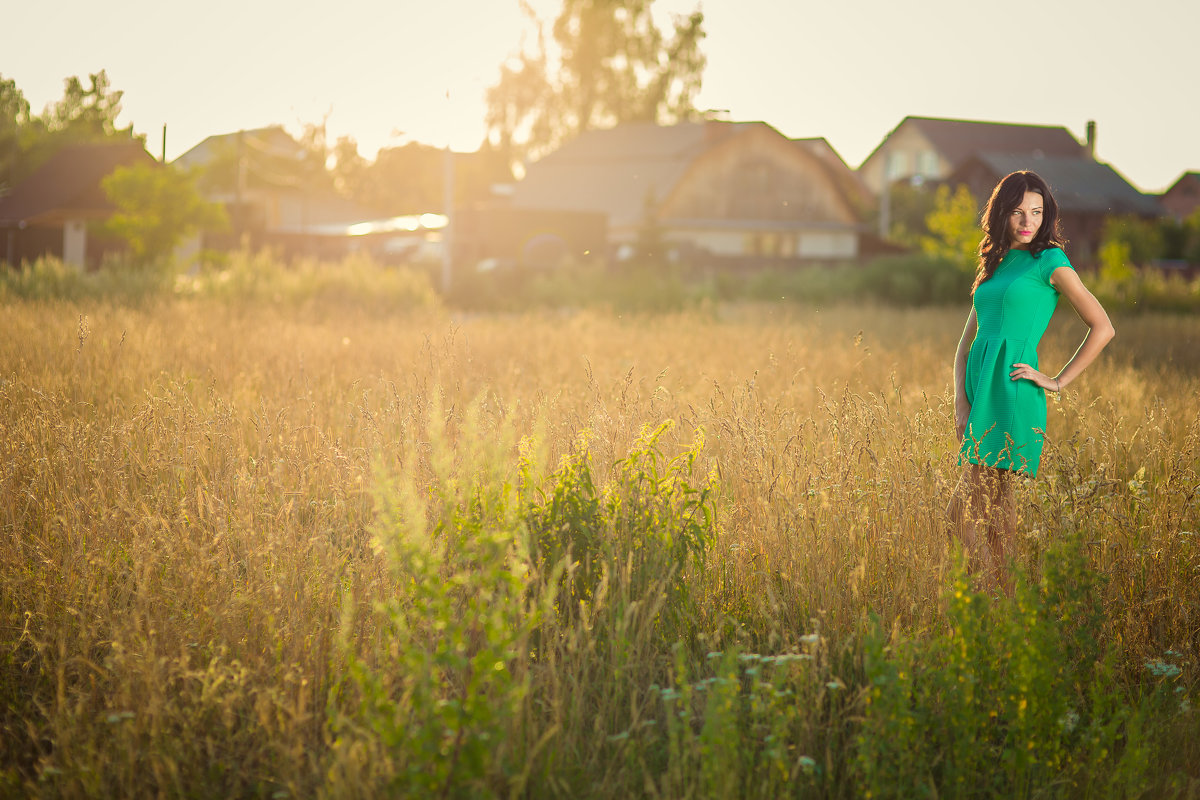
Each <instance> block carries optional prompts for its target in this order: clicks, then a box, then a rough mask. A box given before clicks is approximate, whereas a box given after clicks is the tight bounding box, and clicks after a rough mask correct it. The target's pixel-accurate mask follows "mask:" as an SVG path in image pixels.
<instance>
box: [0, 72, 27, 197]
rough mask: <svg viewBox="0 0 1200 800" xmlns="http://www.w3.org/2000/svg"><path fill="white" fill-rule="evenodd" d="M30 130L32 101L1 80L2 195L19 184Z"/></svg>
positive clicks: (7, 82)
mask: <svg viewBox="0 0 1200 800" xmlns="http://www.w3.org/2000/svg"><path fill="white" fill-rule="evenodd" d="M28 128H29V101H28V100H26V99H25V95H24V94H22V92H21V90H20V89H18V88H17V84H16V82H14V81H12V80H6V79H5V78H4V77H3V76H0V195H3V194H5V193H7V192H8V190H9V189H11V188H12V186H13V184H15V183H16V175H17V171H18V168H19V166H20V164H21V155H22V150H23V146H24V141H23V139H24V138H25V135H26V131H27V130H28Z"/></svg>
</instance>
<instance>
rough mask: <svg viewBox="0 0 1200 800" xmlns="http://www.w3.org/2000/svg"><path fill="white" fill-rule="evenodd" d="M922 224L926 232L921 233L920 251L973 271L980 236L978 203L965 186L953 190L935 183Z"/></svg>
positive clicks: (977, 256)
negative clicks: (935, 186) (931, 203)
mask: <svg viewBox="0 0 1200 800" xmlns="http://www.w3.org/2000/svg"><path fill="white" fill-rule="evenodd" d="M925 227H926V229H927V230H928V231H929V234H928V235H926V236H922V237H921V250H922V251H923V252H924V253H926V254H927V255H931V256H935V257H938V258H944V259H947V260H949V261H953V262H954V263H955V264H959V265H961V266H962V268H963V269H964V270H965V271H967V272H974V270H975V264H976V262H977V261H978V260H979V239H980V237H981V233H980V228H979V203H978V201H976V200H975V197H974V196H973V195H972V194H971V192H970V190H969V189H967V187H966V186H962V185H960V186H958V187H957V188H956V189H955V190H954V192H953V193H952V192H951V191H950V187H949V186H946V185H942V186H939V187H938V189H937V193H936V194H935V195H934V204H933V209H932V210H931V211H930V212H929V214H928V215H927V216H926V217H925Z"/></svg>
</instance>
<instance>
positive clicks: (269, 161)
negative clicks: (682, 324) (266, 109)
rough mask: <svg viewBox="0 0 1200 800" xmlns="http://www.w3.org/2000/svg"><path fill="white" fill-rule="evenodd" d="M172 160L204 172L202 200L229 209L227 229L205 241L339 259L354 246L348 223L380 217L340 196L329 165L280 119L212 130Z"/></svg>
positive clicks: (210, 243) (350, 226)
mask: <svg viewBox="0 0 1200 800" xmlns="http://www.w3.org/2000/svg"><path fill="white" fill-rule="evenodd" d="M173 164H175V165H176V166H179V167H182V168H184V169H190V170H195V171H197V172H199V173H200V180H199V186H200V188H201V192H202V193H203V194H204V196H205V199H207V200H209V201H211V202H215V203H220V204H222V205H223V206H224V207H225V209H226V211H227V213H228V215H229V219H230V221H231V223H232V224H231V231H230V233H228V234H225V235H224V236H219V237H212V236H210V237H206V241H205V242H204V245H205V246H206V247H216V248H227V247H236V246H239V245H241V244H242V243H246V244H249V245H250V246H251V247H263V246H276V247H279V248H280V249H282V250H284V251H286V252H291V253H299V252H303V253H309V254H319V255H328V256H333V257H336V256H338V255H341V254H343V253H344V252H345V251H346V250H348V249H350V243H351V241H352V240H351V239H350V238H349V237H350V236H352V231H351V230H350V229H351V228H353V227H354V226H356V225H361V224H363V223H368V222H373V221H378V220H379V218H380V217H381V216H382V215H381V214H379V213H377V212H375V211H373V210H370V209H365V208H363V207H362V206H361V205H359V204H357V203H354V202H352V201H350V200H346V199H345V198H342V197H339V196H338V195H337V193H336V192H334V190H333V187H332V185H331V183H330V182H329V178H328V174H327V173H326V172H325V166H324V164H320V163H318V162H316V161H315V160H314V159H313V158H312V154H311V153H310V151H309V150H308V149H306V148H305V147H304V146H303V145H302V144H300V143H299V142H297V141H296V140H295V139H294V138H292V136H291V135H290V134H288V133H287V131H285V130H284V129H283V128H282V127H280V126H278V125H275V126H270V127H266V128H256V129H253V130H244V131H238V132H236V133H227V134H219V135H216V136H209V137H208V138H207V139H205V140H204V141H202V142H200V143H199V144H197V145H196V146H195V147H193V148H191V149H190V150H188V151H187V152H186V153H184V154H183V155H181V156H179V157H178V158H177V159H175V161H174V162H173Z"/></svg>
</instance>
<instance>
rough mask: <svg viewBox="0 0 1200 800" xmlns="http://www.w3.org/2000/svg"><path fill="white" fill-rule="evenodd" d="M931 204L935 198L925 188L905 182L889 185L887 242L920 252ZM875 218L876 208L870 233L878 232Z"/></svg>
mask: <svg viewBox="0 0 1200 800" xmlns="http://www.w3.org/2000/svg"><path fill="white" fill-rule="evenodd" d="M935 202H936V195H935V194H934V192H932V191H930V189H929V187H928V186H925V185H924V184H914V183H912V182H910V181H908V180H897V181H893V182H892V187H891V195H890V216H891V221H890V225H889V226H888V238H889V239H891V240H892V241H893V242H895V243H896V244H900V245H904V246H905V247H911V248H913V249H917V248H920V246H921V240H922V238H923V237H925V236H927V235H928V234H929V229H928V228H927V227H926V221H927V219H928V217H929V215H930V214H931V213H932V212H933V209H934V206H935ZM878 214H879V209H878V207H877V208H875V209H874V213H873V214H872V215H871V219H870V220H869V222H870V224H871V226H872V229H876V228H878V223H879V217H878Z"/></svg>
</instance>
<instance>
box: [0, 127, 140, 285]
mask: <svg viewBox="0 0 1200 800" xmlns="http://www.w3.org/2000/svg"><path fill="white" fill-rule="evenodd" d="M153 163H157V162H156V161H155V160H154V157H153V156H151V155H150V154H149V153H147V152H146V148H145V147H143V146H142V143H141V141H138V140H131V141H122V142H95V143H89V144H73V145H66V146H64V147H62V148H60V149H59V150H57V151H56V152H55V153H54V154H53V155H51V156H50V158H49V159H48V160H47V161H46V162H45V163H44V164H42V165H41V166H40V167H38V168H37V169H36V170H34V172H33V173H32V174H31V175H29V176H28V177H27V178H25V180H23V181H21V183H19V184H17V186H16V187H14V188H13V191H12V193H11V194H8V195H5V196H4V197H2V198H0V247H2V248H3V249H0V257H2V258H3V260H4V261H5V262H6V263H8V264H9V265H11V266H17V265H19V264H22V263H24V262H26V261H33V260H36V259H38V258H41V257H43V256H54V257H57V258H61V259H62V260H63V261H64V262H66V263H68V264H73V265H75V266H78V267H80V268H84V267H87V268H94V267H97V266H99V264H100V262H101V260H102V259H103V257H104V254H105V252H107V251H109V250H112V249H115V248H116V246H115V245H114V243H113V242H111V241H105V240H104V239H103V238H102V237H100V236H98V235H96V234H95V232H94V231H89V226H91V225H93V223H96V222H100V221H102V220H105V219H107V218H108V217H109V216H111V215H112V213H113V211H115V210H116V209H115V207H114V206H113V204H112V203H111V202H110V201H109V199H108V195H107V194H106V193H105V191H104V187H103V186H102V185H101V182H102V181H103V180H104V178H106V177H107V176H108V175H110V174H112V172H113V171H114V170H116V169H117V168H118V167H129V166H133V165H136V164H153Z"/></svg>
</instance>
